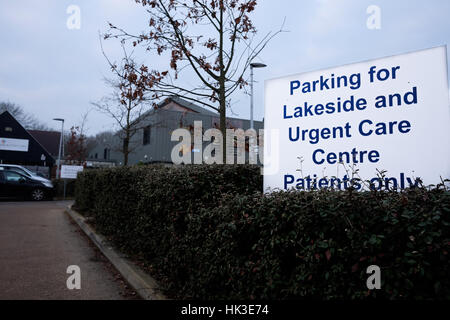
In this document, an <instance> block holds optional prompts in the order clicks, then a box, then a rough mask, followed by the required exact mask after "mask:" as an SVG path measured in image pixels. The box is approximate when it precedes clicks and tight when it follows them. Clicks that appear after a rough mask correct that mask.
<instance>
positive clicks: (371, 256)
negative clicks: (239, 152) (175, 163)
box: [76, 166, 450, 299]
mask: <svg viewBox="0 0 450 320" xmlns="http://www.w3.org/2000/svg"><path fill="white" fill-rule="evenodd" d="M261 188H262V180H261V176H260V174H259V169H258V168H256V167H250V166H186V167H181V168H179V167H178V168H173V167H172V168H167V167H150V168H131V169H130V168H121V169H111V170H99V171H87V172H83V173H82V174H81V175H80V176H79V178H78V180H77V186H76V206H77V207H78V209H79V210H81V211H83V212H87V213H90V214H91V215H92V216H93V218H94V219H93V221H94V223H95V226H96V228H97V229H98V230H99V231H100V232H102V233H103V234H105V235H107V236H108V237H110V238H111V239H112V240H113V241H114V243H115V244H116V245H117V246H119V247H120V248H122V249H123V250H125V251H126V252H129V253H132V254H134V255H136V256H139V257H141V258H142V259H144V260H145V261H147V262H148V263H149V264H151V267H152V270H154V271H155V274H156V275H157V277H158V278H159V280H160V281H161V283H162V284H163V286H164V287H165V288H166V289H168V290H169V292H172V293H176V297H178V298H199V299H247V298H250V299H253V298H255V299H293V298H303V297H305V298H319V299H365V298H368V297H377V298H387V299H450V280H449V279H450V277H448V273H449V271H450V268H449V259H448V251H449V249H450V235H449V230H450V228H449V226H450V194H449V193H448V192H447V191H444V190H439V189H435V190H431V191H429V190H426V189H422V188H417V189H413V190H408V191H404V192H379V191H371V192H352V191H312V192H293V191H292V192H277V193H273V194H271V195H266V196H265V195H262V194H261V192H260V190H261ZM372 264H375V265H378V266H380V268H381V279H382V286H381V290H372V291H369V290H368V289H367V287H366V280H367V278H368V276H369V275H368V274H366V268H367V267H368V266H369V265H372Z"/></svg>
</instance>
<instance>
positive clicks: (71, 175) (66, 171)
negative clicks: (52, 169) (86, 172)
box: [61, 165, 83, 179]
mask: <svg viewBox="0 0 450 320" xmlns="http://www.w3.org/2000/svg"><path fill="white" fill-rule="evenodd" d="M81 171H83V166H67V165H63V166H61V179H76V178H77V174H78V172H81Z"/></svg>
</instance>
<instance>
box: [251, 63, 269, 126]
mask: <svg viewBox="0 0 450 320" xmlns="http://www.w3.org/2000/svg"><path fill="white" fill-rule="evenodd" d="M264 67H267V66H266V65H265V64H264V63H259V62H252V63H250V129H254V128H253V68H264Z"/></svg>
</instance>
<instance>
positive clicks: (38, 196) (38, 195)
mask: <svg viewBox="0 0 450 320" xmlns="http://www.w3.org/2000/svg"><path fill="white" fill-rule="evenodd" d="M44 196H45V194H44V191H43V190H42V189H34V190H33V191H32V192H31V199H33V200H34V201H42V200H44Z"/></svg>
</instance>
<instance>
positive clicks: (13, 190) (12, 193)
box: [0, 169, 54, 201]
mask: <svg viewBox="0 0 450 320" xmlns="http://www.w3.org/2000/svg"><path fill="white" fill-rule="evenodd" d="M53 192H54V189H53V185H52V184H50V183H46V182H42V181H39V180H34V179H32V178H29V177H27V176H25V175H23V174H21V173H19V172H16V171H11V170H2V169H0V198H26V199H32V200H35V201H41V200H44V199H51V198H52V197H53Z"/></svg>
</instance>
